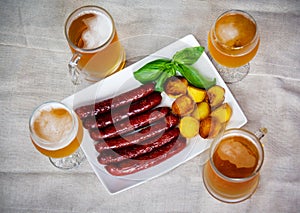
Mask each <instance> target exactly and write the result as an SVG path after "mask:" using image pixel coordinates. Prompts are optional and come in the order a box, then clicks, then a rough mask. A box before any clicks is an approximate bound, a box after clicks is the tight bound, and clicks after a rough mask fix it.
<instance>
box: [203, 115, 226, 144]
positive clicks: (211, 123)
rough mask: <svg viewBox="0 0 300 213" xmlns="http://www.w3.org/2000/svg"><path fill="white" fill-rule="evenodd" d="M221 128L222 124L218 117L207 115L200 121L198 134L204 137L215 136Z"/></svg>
mask: <svg viewBox="0 0 300 213" xmlns="http://www.w3.org/2000/svg"><path fill="white" fill-rule="evenodd" d="M222 128H223V124H222V123H221V122H220V121H219V119H217V118H215V117H212V116H208V117H207V118H205V119H203V120H202V121H200V125H199V135H200V136H201V137H202V138H204V139H211V138H215V137H216V136H217V135H218V133H219V132H220V131H221V130H222Z"/></svg>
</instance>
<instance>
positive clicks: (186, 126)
mask: <svg viewBox="0 0 300 213" xmlns="http://www.w3.org/2000/svg"><path fill="white" fill-rule="evenodd" d="M179 130H180V134H181V135H182V136H183V137H185V138H193V137H195V136H196V135H197V134H198V132H199V121H198V120H197V119H195V118H193V117H191V116H186V117H183V118H181V119H180V123H179Z"/></svg>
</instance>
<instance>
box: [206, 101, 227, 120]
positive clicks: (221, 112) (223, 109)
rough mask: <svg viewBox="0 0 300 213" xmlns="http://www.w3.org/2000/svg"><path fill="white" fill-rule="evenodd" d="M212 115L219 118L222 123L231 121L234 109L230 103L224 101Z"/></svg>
mask: <svg viewBox="0 0 300 213" xmlns="http://www.w3.org/2000/svg"><path fill="white" fill-rule="evenodd" d="M210 115H211V116H212V117H215V118H217V119H219V121H220V122H221V123H226V122H228V121H229V119H230V118H231V115H232V109H231V107H230V105H229V104H228V103H223V104H222V105H221V106H219V107H218V108H216V109H215V110H214V111H212V112H211V114H210Z"/></svg>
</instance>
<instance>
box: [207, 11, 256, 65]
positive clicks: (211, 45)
mask: <svg viewBox="0 0 300 213" xmlns="http://www.w3.org/2000/svg"><path fill="white" fill-rule="evenodd" d="M259 41H260V40H259V36H258V32H257V25H256V22H255V20H254V19H253V18H252V17H251V16H250V15H249V14H247V13H245V12H242V11H238V10H232V11H228V12H226V13H224V14H222V15H221V16H220V17H219V18H218V19H217V20H216V22H215V24H214V25H213V27H212V28H211V30H210V32H209V33H208V49H209V52H210V55H211V56H212V57H213V59H214V60H215V61H216V62H218V63H219V64H221V65H223V66H226V67H240V66H243V65H245V64H247V63H248V62H249V61H251V59H252V58H253V57H254V56H255V55H256V53H257V50H258V47H259Z"/></svg>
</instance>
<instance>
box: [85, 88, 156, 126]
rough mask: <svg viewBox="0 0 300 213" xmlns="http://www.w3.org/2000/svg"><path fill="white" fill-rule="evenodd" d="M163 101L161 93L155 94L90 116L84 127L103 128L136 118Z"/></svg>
mask: <svg viewBox="0 0 300 213" xmlns="http://www.w3.org/2000/svg"><path fill="white" fill-rule="evenodd" d="M161 100H162V97H161V94H160V92H153V93H151V94H150V95H148V96H147V97H145V98H142V99H139V100H137V101H135V102H133V103H132V104H131V105H125V106H122V107H118V108H116V109H113V110H111V111H110V112H106V113H103V114H101V115H100V116H99V115H98V116H96V117H95V116H89V117H87V118H86V119H84V120H83V126H84V127H85V128H86V129H90V128H96V127H98V128H103V127H106V126H108V125H110V124H113V123H116V122H119V121H121V120H123V119H125V118H128V117H130V116H134V115H137V114H140V113H142V112H145V111H147V110H150V109H152V108H154V107H156V106H157V105H159V104H160V102H161Z"/></svg>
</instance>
